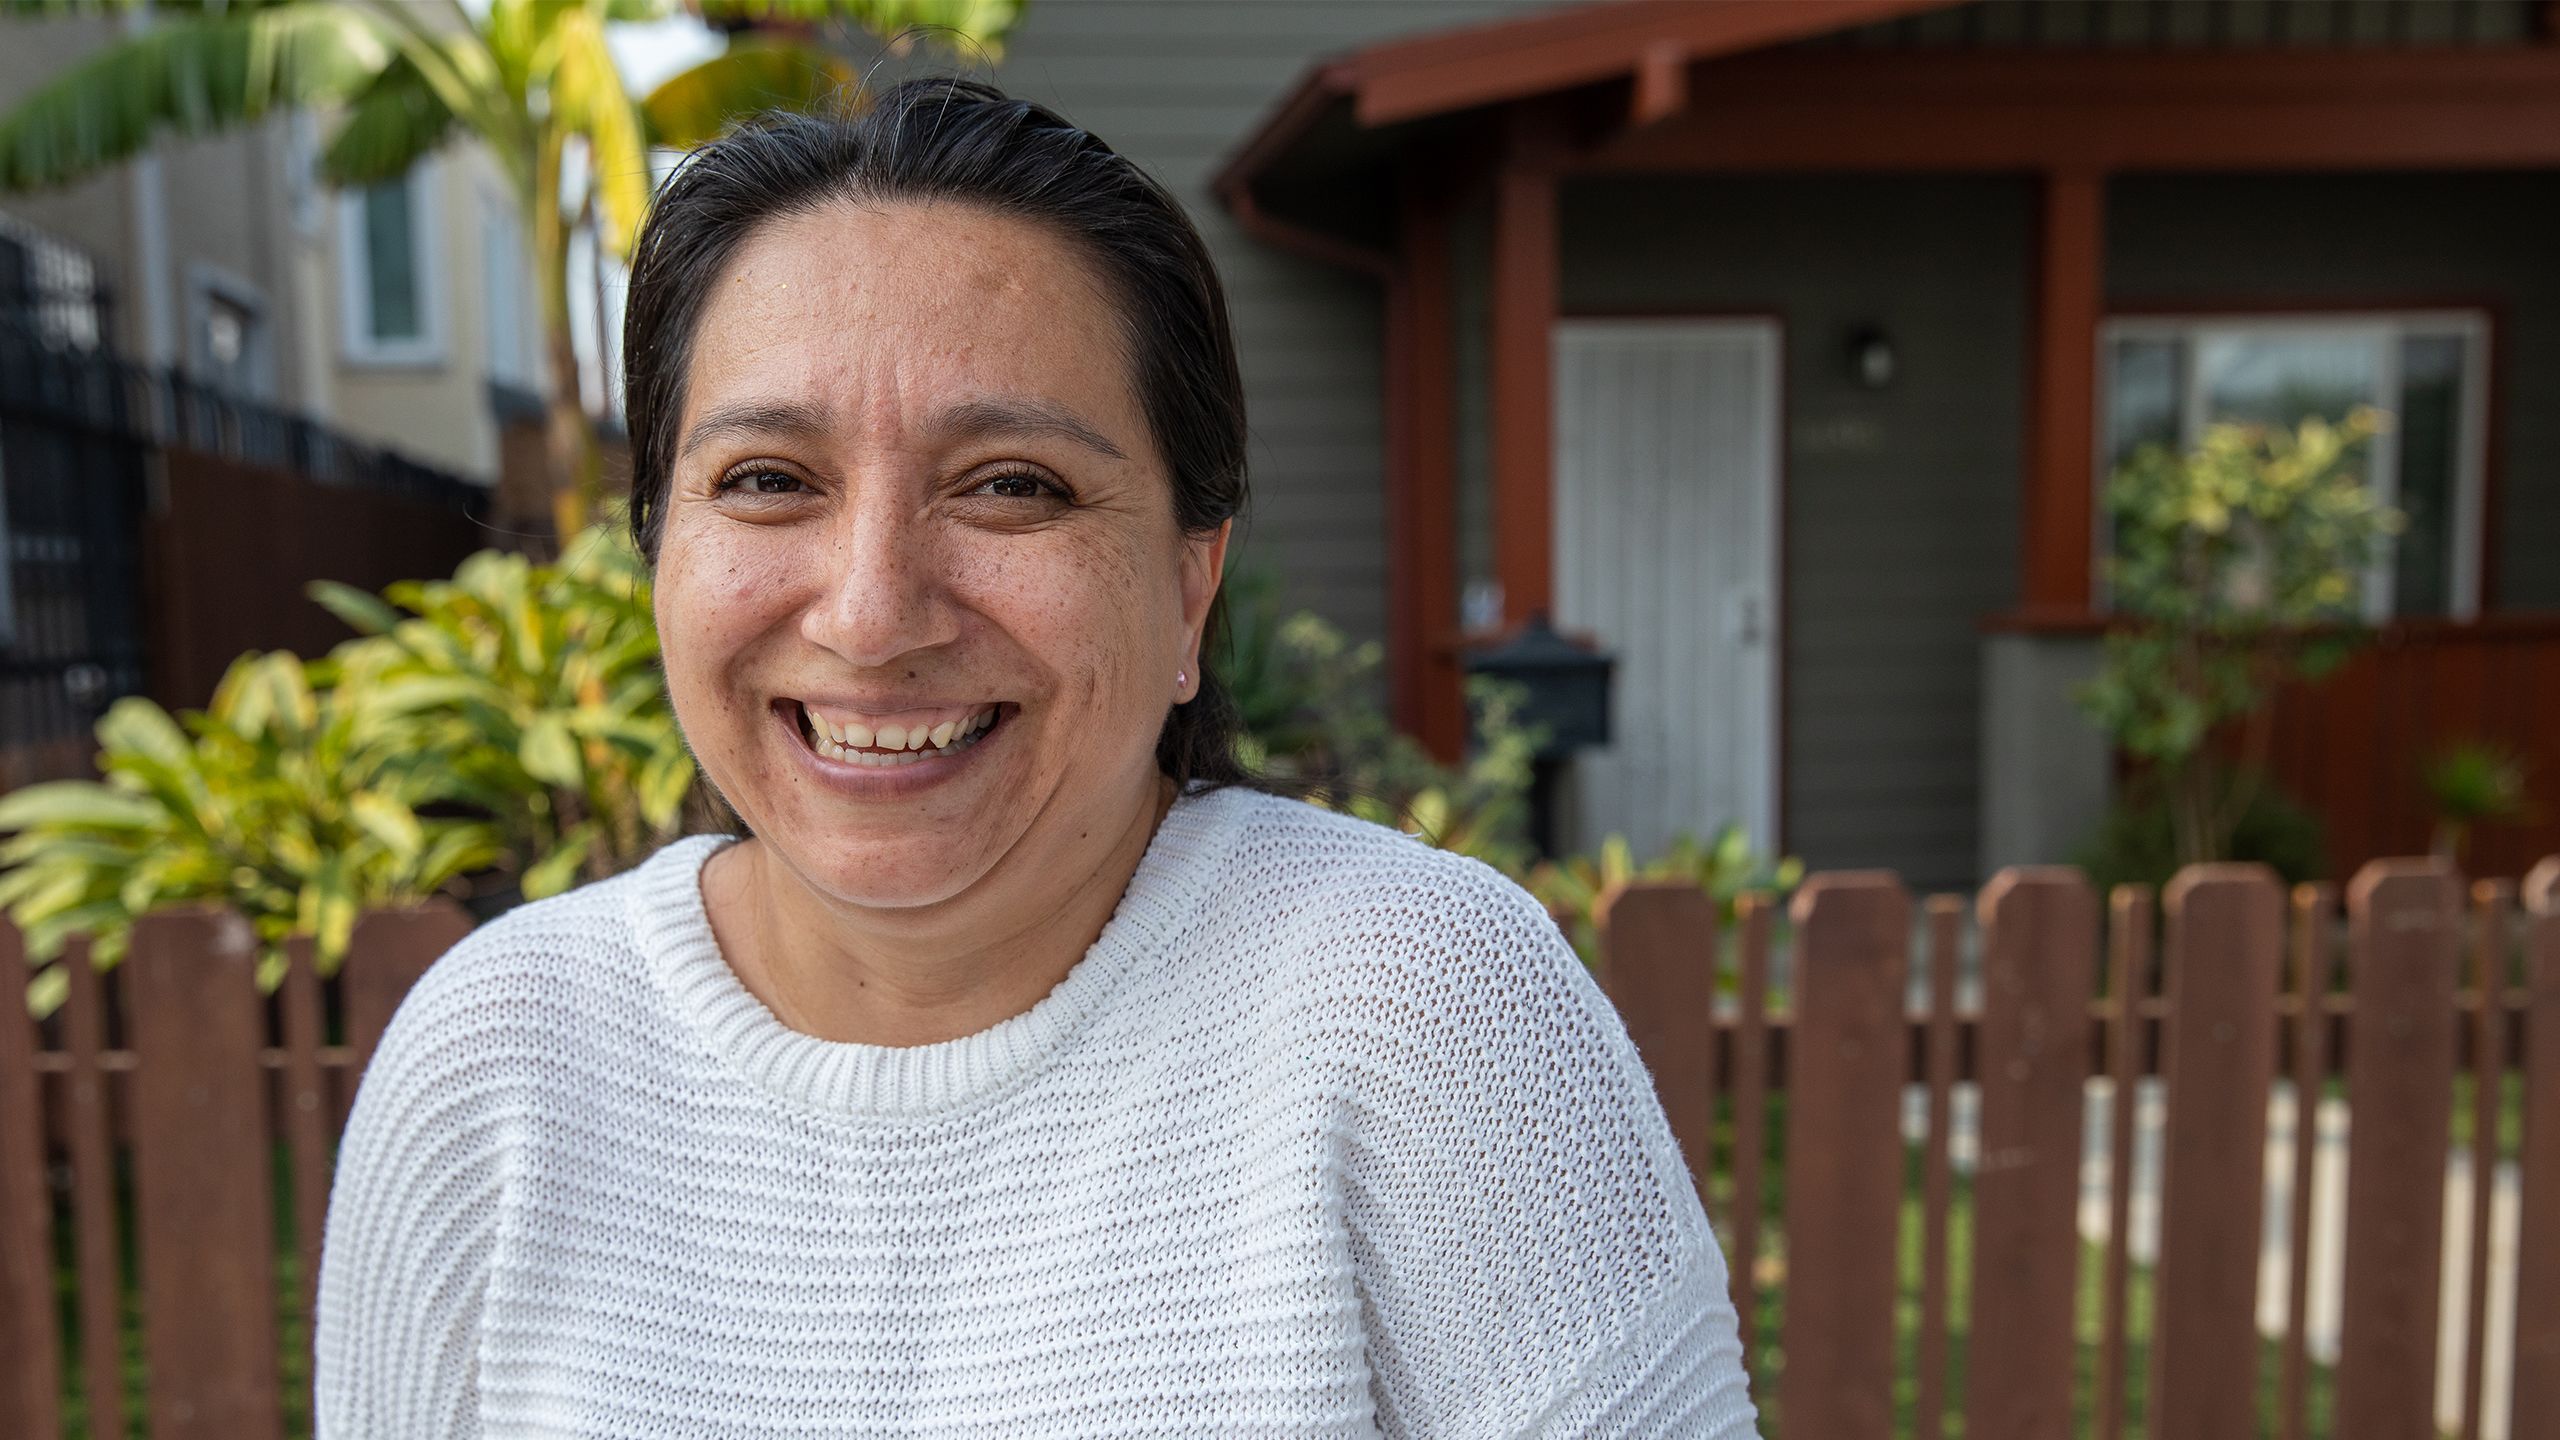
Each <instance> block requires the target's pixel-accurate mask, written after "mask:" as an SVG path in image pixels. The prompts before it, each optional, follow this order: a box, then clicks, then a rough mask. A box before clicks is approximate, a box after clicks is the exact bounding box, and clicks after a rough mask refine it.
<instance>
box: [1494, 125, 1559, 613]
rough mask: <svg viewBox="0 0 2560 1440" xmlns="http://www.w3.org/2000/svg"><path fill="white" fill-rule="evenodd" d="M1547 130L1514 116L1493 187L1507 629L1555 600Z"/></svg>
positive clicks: (1497, 449)
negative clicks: (1509, 624)
mask: <svg viewBox="0 0 2560 1440" xmlns="http://www.w3.org/2000/svg"><path fill="white" fill-rule="evenodd" d="M1555 123H1557V122H1556V121H1555V120H1554V119H1553V117H1552V116H1550V115H1549V114H1548V113H1547V112H1545V111H1543V110H1541V109H1538V108H1537V107H1515V109H1514V111H1513V117H1512V121H1511V124H1512V132H1511V134H1510V135H1509V136H1508V137H1507V139H1506V143H1505V146H1504V150H1503V156H1502V160H1501V163H1500V164H1499V166H1498V167H1497V168H1496V170H1495V172H1494V182H1493V280H1492V283H1493V337H1492V349H1493V355H1492V365H1493V385H1492V389H1493V554H1494V571H1495V573H1496V575H1497V576H1498V577H1499V578H1500V579H1501V581H1502V615H1503V619H1504V621H1505V622H1506V623H1511V624H1516V623H1518V622H1520V621H1522V620H1525V619H1527V618H1528V617H1529V616H1530V615H1532V614H1534V613H1536V612H1538V611H1541V610H1547V609H1550V608H1552V605H1553V602H1554V592H1555V539H1554V534H1555V476H1554V470H1555V355H1554V348H1555V319H1556V304H1557V294H1556V292H1557V289H1558V286H1559V282H1560V273H1559V272H1560V261H1559V258H1558V253H1557V238H1556V171H1557V166H1556V162H1555V155H1554V148H1555V141H1554V139H1553V137H1552V133H1551V132H1550V131H1548V130H1547V129H1544V128H1542V127H1544V126H1548V125H1552V124H1555Z"/></svg>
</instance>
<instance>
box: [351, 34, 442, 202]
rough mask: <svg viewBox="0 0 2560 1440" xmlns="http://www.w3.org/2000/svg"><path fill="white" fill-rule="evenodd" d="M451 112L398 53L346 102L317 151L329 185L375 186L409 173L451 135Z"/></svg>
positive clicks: (425, 79) (413, 67) (412, 65)
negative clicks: (342, 115)
mask: <svg viewBox="0 0 2560 1440" xmlns="http://www.w3.org/2000/svg"><path fill="white" fill-rule="evenodd" d="M453 128H454V122H453V111H452V110H451V109H450V108H448V107H447V106H446V105H445V103H444V99H443V97H441V96H439V95H437V94H436V92H435V87H434V86H432V85H429V84H428V83H427V77H426V76H424V75H422V74H420V73H419V71H418V67H417V65H416V63H415V62H413V61H411V60H410V59H409V57H408V56H406V55H403V56H401V57H400V58H399V59H398V60H395V61H393V62H392V63H391V65H390V67H389V68H388V69H386V70H384V71H383V72H382V73H381V74H380V75H378V76H376V77H375V78H374V82H373V83H372V84H371V85H369V86H367V87H365V91H364V93H363V94H361V95H358V96H357V97H356V98H355V100H354V102H353V103H352V104H350V105H349V106H348V107H347V114H346V118H345V119H344V120H341V121H340V122H339V123H338V129H337V133H336V134H334V135H332V136H330V137H329V147H328V149H327V150H325V151H323V152H322V153H321V156H320V177H321V178H322V179H323V180H326V181H327V182H328V183H330V184H332V185H378V184H381V183H382V182H383V181H386V180H396V179H398V178H399V177H401V176H402V175H405V174H407V173H409V167H410V166H412V165H414V164H416V163H417V162H418V161H419V160H420V159H421V158H423V157H424V156H425V155H427V154H428V152H430V151H433V150H435V149H437V148H438V147H439V146H441V145H443V144H444V142H445V141H446V140H447V139H448V138H450V137H451V136H452V134H453Z"/></svg>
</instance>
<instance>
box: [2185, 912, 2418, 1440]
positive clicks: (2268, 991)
mask: <svg viewBox="0 0 2560 1440" xmlns="http://www.w3.org/2000/svg"><path fill="white" fill-rule="evenodd" d="M2167 901H2168V911H2169V926H2168V946H2167V959H2168V981H2167V986H2166V988H2167V990H2168V1000H2169V1025H2168V1042H2167V1047H2166V1053H2165V1054H2164V1055H2163V1056H2162V1057H2161V1067H2160V1068H2161V1071H2162V1073H2163V1074H2164V1075H2165V1076H2166V1078H2167V1081H2168V1090H2169V1093H2168V1118H2167V1122H2166V1124H2167V1129H2166V1132H2165V1133H2166V1134H2167V1135H2168V1136H2169V1137H2171V1143H2170V1144H2169V1145H2168V1146H2167V1148H2166V1153H2164V1154H2163V1155H2162V1156H2161V1173H2160V1261H2159V1266H2158V1268H2157V1269H2156V1270H2155V1271H2154V1276H2153V1288H2152V1298H2153V1311H2152V1314H2153V1321H2152V1331H2151V1411H2150V1427H2149V1433H2151V1434H2153V1435H2164V1436H2165V1435H2175V1436H2177V1437H2178V1440H2250V1437H2254V1436H2255V1435H2256V1434H2257V1379H2258V1331H2257V1323H2256V1307H2257V1291H2258V1243H2259V1238H2260V1225H2259V1212H2260V1210H2261V1208H2262V1207H2263V1206H2264V1204H2265V1203H2266V1194H2265V1169H2266V1148H2267V1094H2268V1090H2269V1088H2270V1086H2271V1084H2272V1082H2273V1080H2274V1076H2275V1063H2276V1046H2275V999H2276V985H2277V983H2278V982H2277V975H2278V972H2279V969H2280V967H2281V964H2282V961H2283V949H2284V896H2283V892H2282V890H2281V889H2280V887H2279V886H2278V885H2277V883H2276V878H2275V875H2274V874H2273V873H2272V872H2271V871H2269V870H2268V869H2266V867H2264V866H2261V865H2190V866H2188V867H2187V868H2186V869H2184V870H2181V871H2179V872H2178V876H2177V878H2176V879H2174V880H2172V881H2170V882H2169V889H2168V894H2167ZM2404 1440H2405V1437H2404Z"/></svg>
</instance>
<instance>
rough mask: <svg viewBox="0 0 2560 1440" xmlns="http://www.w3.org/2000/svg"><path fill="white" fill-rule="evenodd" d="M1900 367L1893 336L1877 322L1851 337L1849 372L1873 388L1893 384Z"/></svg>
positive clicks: (1863, 327) (1877, 388)
mask: <svg viewBox="0 0 2560 1440" xmlns="http://www.w3.org/2000/svg"><path fill="white" fill-rule="evenodd" d="M1899 366H1900V357H1899V356H1897V355H1895V354H1894V350H1893V339H1892V337H1891V336H1888V335H1887V334H1885V333H1884V331H1883V330H1882V329H1881V328H1880V327H1877V326H1874V325H1865V326H1861V327H1859V328H1858V329H1857V330H1856V331H1854V332H1852V333H1851V334H1850V336H1849V373H1850V374H1851V375H1854V376H1856V377H1857V380H1858V383H1859V384H1861V385H1864V386H1866V387H1867V388H1868V389H1870V390H1881V389H1883V388H1884V387H1886V386H1887V385H1890V384H1892V383H1893V372H1894V371H1895V370H1896V369H1897V368H1899Z"/></svg>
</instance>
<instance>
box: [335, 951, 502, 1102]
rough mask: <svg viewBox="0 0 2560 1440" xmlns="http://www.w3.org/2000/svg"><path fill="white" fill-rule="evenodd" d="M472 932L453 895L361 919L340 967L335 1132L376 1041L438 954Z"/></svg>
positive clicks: (353, 1100) (380, 1038)
mask: <svg viewBox="0 0 2560 1440" xmlns="http://www.w3.org/2000/svg"><path fill="white" fill-rule="evenodd" d="M470 933H471V915H470V912H469V911H466V910H464V909H463V908H462V907H461V906H459V905H456V904H455V903H453V902H452V901H450V900H430V901H428V902H427V903H425V904H423V905H413V906H409V907H407V908H405V909H400V910H375V911H370V912H368V913H367V914H366V915H365V916H364V918H362V919H360V920H358V921H357V922H356V928H355V934H354V935H353V937H351V938H350V939H349V940H348V942H347V958H346V960H345V962H344V963H343V964H341V965H340V966H339V967H338V996H339V1003H340V1005H341V1006H342V1007H343V1009H344V1016H345V1021H346V1048H347V1064H346V1065H345V1066H344V1067H343V1068H341V1069H340V1070H339V1071H338V1072H337V1073H338V1081H339V1084H338V1090H337V1096H336V1100H337V1105H336V1113H335V1115H334V1117H333V1122H332V1126H331V1132H330V1133H332V1134H337V1133H341V1132H343V1131H344V1130H345V1129H346V1128H347V1112H348V1111H350V1110H352V1109H353V1108H354V1107H355V1100H356V1086H357V1084H358V1083H359V1082H360V1081H361V1080H362V1078H363V1075H364V1067H365V1066H366V1065H367V1064H369V1063H371V1062H372V1060H373V1047H374V1046H375V1045H377V1044H379V1043H381V1040H382V1032H383V1029H384V1027H386V1026H388V1025H389V1024H390V1023H391V1016H392V1014H393V1013H394V1012H395V1011H397V1010H398V1009H399V1008H400V1001H401V1000H402V998H403V997H405V996H407V995H408V993H409V987H410V986H412V985H415V984H417V983H418V977H419V976H421V975H424V974H426V973H427V967H428V966H430V965H433V964H434V963H435V962H436V957H438V956H440V955H442V954H444V952H446V951H447V950H450V949H452V948H453V946H454V942H455V941H458V940H460V939H461V938H462V937H463V936H465V935H468V934H470Z"/></svg>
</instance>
